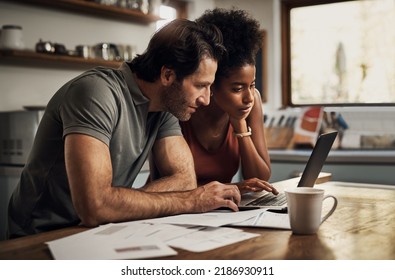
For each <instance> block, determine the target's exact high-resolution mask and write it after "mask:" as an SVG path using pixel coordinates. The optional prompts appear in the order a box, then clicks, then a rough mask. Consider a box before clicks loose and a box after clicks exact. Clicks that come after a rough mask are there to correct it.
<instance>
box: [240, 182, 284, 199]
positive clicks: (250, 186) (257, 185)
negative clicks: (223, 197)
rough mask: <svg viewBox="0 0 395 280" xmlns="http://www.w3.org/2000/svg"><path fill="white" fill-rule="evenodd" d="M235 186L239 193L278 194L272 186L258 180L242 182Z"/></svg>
mask: <svg viewBox="0 0 395 280" xmlns="http://www.w3.org/2000/svg"><path fill="white" fill-rule="evenodd" d="M236 185H237V187H238V188H239V190H240V193H247V192H261V191H267V192H271V193H273V194H275V195H277V194H278V191H277V190H276V189H275V188H274V187H273V185H272V184H270V183H269V182H266V181H264V180H260V179H258V178H251V179H248V180H244V181H242V182H239V183H236Z"/></svg>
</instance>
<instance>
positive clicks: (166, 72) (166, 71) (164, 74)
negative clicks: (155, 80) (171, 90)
mask: <svg viewBox="0 0 395 280" xmlns="http://www.w3.org/2000/svg"><path fill="white" fill-rule="evenodd" d="M175 79H176V73H174V71H173V70H172V69H170V68H167V67H165V66H162V68H161V69H160V80H161V82H162V84H163V85H164V86H169V85H171V84H172V83H173V82H174V80H175Z"/></svg>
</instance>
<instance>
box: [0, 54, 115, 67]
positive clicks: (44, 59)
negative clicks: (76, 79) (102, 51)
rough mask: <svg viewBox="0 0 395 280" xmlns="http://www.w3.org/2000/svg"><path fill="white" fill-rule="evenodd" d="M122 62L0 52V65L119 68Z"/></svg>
mask: <svg viewBox="0 0 395 280" xmlns="http://www.w3.org/2000/svg"><path fill="white" fill-rule="evenodd" d="M121 63H122V61H113V60H104V59H92V58H82V57H77V56H68V55H56V54H45V53H37V52H34V51H32V50H0V64H13V65H31V66H34V67H39V66H45V67H48V66H50V67H51V66H52V67H53V66H55V67H62V68H64V67H72V68H91V67H96V66H108V67H113V68H118V67H119V66H120V65H121Z"/></svg>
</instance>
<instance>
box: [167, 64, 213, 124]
mask: <svg viewBox="0 0 395 280" xmlns="http://www.w3.org/2000/svg"><path fill="white" fill-rule="evenodd" d="M216 71H217V62H216V61H215V60H212V59H211V58H205V59H203V60H202V61H201V62H200V65H199V68H198V70H197V71H196V72H195V73H193V74H192V75H189V76H187V77H185V78H184V80H183V81H182V82H179V81H177V80H175V81H174V82H173V83H172V85H171V86H169V87H167V88H166V89H165V90H164V92H163V94H162V104H163V105H164V109H165V111H167V112H170V113H171V114H173V115H174V116H175V117H176V118H177V119H179V120H180V121H187V120H189V119H190V117H191V115H192V114H193V113H194V112H195V111H196V109H197V108H198V107H199V106H201V105H203V106H207V105H208V104H209V103H210V86H211V84H212V83H213V82H214V78H215V72H216Z"/></svg>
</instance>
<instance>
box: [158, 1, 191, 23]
mask: <svg viewBox="0 0 395 280" xmlns="http://www.w3.org/2000/svg"><path fill="white" fill-rule="evenodd" d="M159 16H160V17H161V18H162V19H163V20H159V21H157V22H156V30H158V29H159V28H161V27H162V26H163V25H165V24H167V23H169V22H170V21H172V20H173V19H176V18H187V3H186V2H185V1H180V0H164V1H162V4H161V5H160V6H159Z"/></svg>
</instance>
